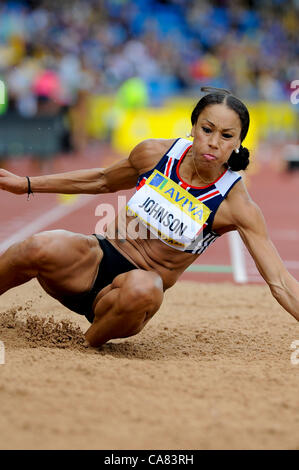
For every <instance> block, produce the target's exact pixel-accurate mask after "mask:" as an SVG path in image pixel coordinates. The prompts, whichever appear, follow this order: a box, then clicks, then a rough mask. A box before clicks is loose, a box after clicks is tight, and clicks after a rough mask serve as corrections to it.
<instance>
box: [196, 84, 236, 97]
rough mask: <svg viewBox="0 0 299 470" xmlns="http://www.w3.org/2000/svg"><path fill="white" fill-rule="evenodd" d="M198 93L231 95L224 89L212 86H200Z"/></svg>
mask: <svg viewBox="0 0 299 470" xmlns="http://www.w3.org/2000/svg"><path fill="white" fill-rule="evenodd" d="M200 91H202V92H203V93H224V94H225V95H231V94H232V93H231V92H230V91H228V90H225V88H216V87H213V86H202V87H201V88H200Z"/></svg>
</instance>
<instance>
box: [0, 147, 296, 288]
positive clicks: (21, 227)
mask: <svg viewBox="0 0 299 470" xmlns="http://www.w3.org/2000/svg"><path fill="white" fill-rule="evenodd" d="M119 158H120V157H119V156H118V155H117V154H115V152H114V151H113V150H112V149H111V148H110V147H109V146H107V145H99V146H98V147H93V148H91V149H89V151H88V152H86V155H85V156H84V157H83V156H75V155H67V156H63V155H61V156H58V157H57V158H55V160H53V162H52V164H51V167H50V168H48V169H47V171H45V170H41V169H38V168H36V165H34V164H33V163H32V161H31V160H30V159H29V158H27V159H13V160H10V161H9V162H8V163H7V164H6V166H5V168H6V169H7V170H9V171H12V172H15V173H16V174H19V175H31V176H33V175H37V174H42V173H45V172H46V173H59V172H63V171H70V170H74V169H81V168H95V167H106V166H108V165H110V164H112V163H113V162H115V161H116V160H118V159H119ZM248 186H249V187H248V189H249V192H250V194H251V197H252V198H253V200H254V201H255V202H256V203H257V204H258V205H259V206H260V208H261V209H262V211H263V214H264V216H265V220H266V223H267V226H268V231H269V233H270V237H271V239H272V241H273V242H274V244H275V246H276V247H277V249H278V251H279V253H280V256H281V257H282V259H283V261H284V263H285V264H286V266H287V268H288V269H289V271H290V272H291V274H293V275H294V276H295V277H296V278H297V279H299V248H298V247H299V204H298V200H299V172H293V173H281V172H278V171H277V170H275V168H273V167H271V165H270V164H269V163H267V164H263V165H261V166H260V168H259V172H258V173H256V174H254V175H251V176H250V179H249V183H248ZM131 193H132V192H131V191H125V192H122V193H118V194H117V195H116V194H110V195H96V196H88V195H84V196H70V197H61V196H58V195H55V194H36V195H35V196H34V197H31V199H30V201H27V199H26V196H25V195H24V196H23V195H22V196H15V195H12V194H9V193H6V192H4V191H1V192H0V200H1V214H0V252H1V251H3V250H4V249H6V248H7V246H9V245H10V244H11V243H13V242H14V241H17V240H19V239H20V238H21V239H22V238H25V237H26V236H28V235H30V234H31V233H36V232H39V231H42V230H52V229H66V230H71V231H74V232H81V233H85V234H90V233H93V232H94V231H95V226H96V223H97V222H98V220H99V217H97V216H96V215H95V210H96V207H97V206H98V205H99V204H102V203H110V204H113V205H114V207H115V210H117V196H119V195H125V196H126V197H127V198H128V197H129V195H130V194H131ZM245 258H246V269H247V275H248V281H249V282H261V281H263V280H262V279H261V277H260V275H259V274H258V272H257V270H256V268H255V265H254V263H253V261H252V259H251V258H250V256H249V254H248V253H247V250H245ZM191 269H192V271H189V272H186V273H184V274H183V276H182V278H181V279H190V280H197V281H201V282H217V281H219V282H223V281H228V282H230V281H231V282H233V275H232V269H231V256H230V250H229V245H228V237H227V235H224V236H223V237H221V239H219V240H218V241H216V243H215V244H214V245H212V246H211V247H210V248H209V249H208V250H207V251H206V252H205V253H204V254H203V255H202V256H201V257H200V258H198V260H197V262H196V263H194V264H193V266H192V268H191ZM201 270H203V272H201Z"/></svg>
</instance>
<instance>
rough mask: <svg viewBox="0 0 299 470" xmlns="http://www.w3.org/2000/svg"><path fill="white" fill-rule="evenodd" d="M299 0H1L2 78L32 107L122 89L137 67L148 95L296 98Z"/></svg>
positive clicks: (25, 111)
mask: <svg viewBox="0 0 299 470" xmlns="http://www.w3.org/2000/svg"><path fill="white" fill-rule="evenodd" d="M298 18H299V0H271V1H270V0H263V1H258V0H251V1H250V0H247V1H245V0H243V1H241V0H239V1H238V0H237V1H235V0H218V1H216V0H215V1H213V0H208V1H205V0H59V1H58V0H51V1H49V0H41V1H38V0H37V1H34V0H33V1H21V0H16V1H4V2H2V3H1V4H0V79H1V80H3V81H4V82H5V83H6V84H7V89H8V93H9V97H8V98H9V99H8V103H9V106H10V107H12V108H14V109H16V110H17V111H18V112H19V113H20V114H22V115H24V116H33V115H35V114H36V113H37V111H38V109H39V108H40V107H41V109H43V107H44V109H48V110H50V111H51V110H52V111H53V110H55V109H56V108H57V107H63V106H67V107H68V106H77V109H79V111H80V113H84V112H85V104H84V103H85V102H84V97H85V96H86V94H90V93H94V94H114V93H115V92H116V91H117V90H118V89H119V88H120V87H121V86H122V85H123V84H124V83H125V82H126V81H127V80H129V79H131V78H132V77H135V78H136V77H137V78H138V79H139V80H141V81H142V83H143V84H144V86H145V87H146V90H147V96H148V102H149V103H150V104H151V105H153V106H158V105H160V104H162V103H163V100H164V99H165V98H168V97H170V96H172V95H174V94H185V95H198V94H199V89H200V86H202V85H212V86H217V87H224V88H227V89H229V90H232V91H233V92H234V93H235V94H236V95H238V96H240V97H242V99H245V100H259V99H263V100H271V101H280V100H285V99H289V94H290V82H291V81H293V80H295V79H299V40H298V31H299V19H298Z"/></svg>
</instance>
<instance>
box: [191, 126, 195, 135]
mask: <svg viewBox="0 0 299 470" xmlns="http://www.w3.org/2000/svg"><path fill="white" fill-rule="evenodd" d="M194 130H195V126H192V129H191V134H190V135H191V137H194Z"/></svg>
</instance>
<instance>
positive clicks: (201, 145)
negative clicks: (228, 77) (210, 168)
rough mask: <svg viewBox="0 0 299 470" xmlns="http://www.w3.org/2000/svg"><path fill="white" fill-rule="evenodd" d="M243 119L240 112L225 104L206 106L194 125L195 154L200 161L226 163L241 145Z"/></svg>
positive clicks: (192, 133) (192, 132)
mask: <svg viewBox="0 0 299 470" xmlns="http://www.w3.org/2000/svg"><path fill="white" fill-rule="evenodd" d="M240 133H241V121H240V118H239V116H238V114H237V113H236V112H235V111H233V110H232V109H230V108H228V107H227V106H226V105H225V104H212V105H209V106H206V107H205V109H204V110H203V111H202V112H201V113H200V115H199V116H198V120H197V123H196V124H195V125H194V126H193V127H192V131H191V135H192V137H194V141H193V154H194V156H195V157H196V159H197V161H198V163H200V162H203V163H207V164H209V165H211V164H214V165H215V164H220V165H223V164H224V163H226V162H227V161H228V159H229V157H230V155H231V153H232V152H233V150H235V149H237V148H239V147H240V145H241V140H240Z"/></svg>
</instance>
